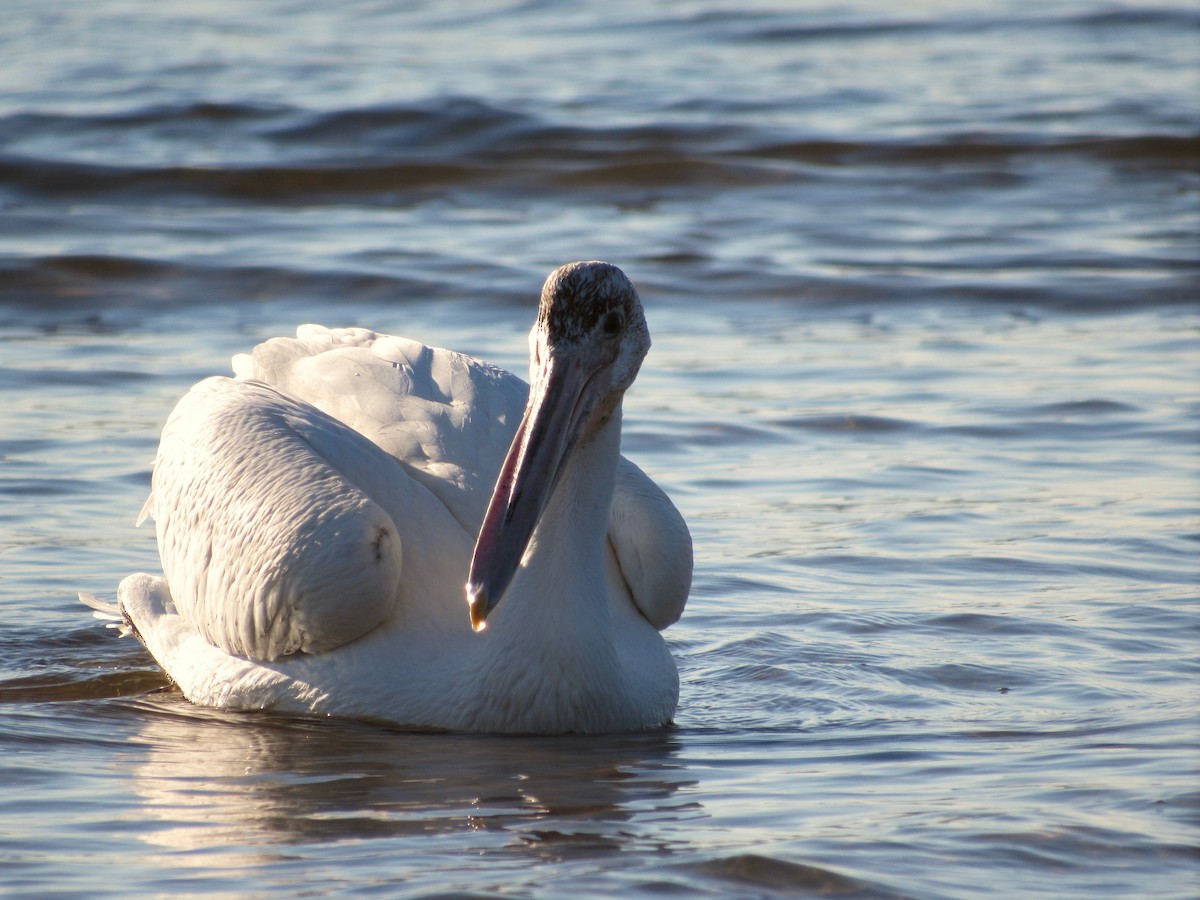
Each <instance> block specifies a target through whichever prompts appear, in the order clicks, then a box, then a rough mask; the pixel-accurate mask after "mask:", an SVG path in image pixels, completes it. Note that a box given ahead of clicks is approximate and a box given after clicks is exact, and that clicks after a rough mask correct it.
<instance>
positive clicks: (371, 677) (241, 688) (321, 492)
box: [118, 262, 692, 733]
mask: <svg viewBox="0 0 1200 900" xmlns="http://www.w3.org/2000/svg"><path fill="white" fill-rule="evenodd" d="M648 347H649V337H648V334H647V332H646V329H645V320H644V317H643V315H642V310H641V304H640V301H639V300H638V297H637V294H636V292H635V291H634V289H633V286H632V285H631V284H630V283H629V282H628V280H627V279H626V278H625V276H624V275H623V274H622V273H621V272H620V270H619V269H616V268H615V267H613V266H610V265H608V264H605V263H595V262H592V263H574V264H572V265H570V266H564V267H563V268H562V269H559V270H557V271H556V272H554V273H552V274H551V276H550V278H548V279H547V281H546V285H545V286H544V288H543V294H542V302H541V307H540V312H539V317H538V321H537V323H536V324H535V326H534V329H533V331H532V332H531V334H530V349H531V363H530V373H531V382H532V389H529V388H527V387H526V385H525V384H524V383H523V382H522V381H521V380H520V379H518V378H517V377H516V376H514V375H511V374H509V373H507V372H504V371H502V370H500V369H497V368H495V367H492V366H489V365H487V364H484V363H481V362H479V361H477V360H474V359H471V358H469V357H467V356H464V355H462V354H459V353H454V352H451V351H448V350H438V349H433V348H430V347H426V346H424V345H422V344H420V343H417V342H415V341H410V340H406V339H404V338H398V337H389V336H387V335H380V334H376V333H374V332H371V331H367V330H364V329H334V330H329V329H325V328H321V327H318V326H311V325H309V326H304V327H302V328H300V329H299V330H298V332H297V336H296V337H295V338H275V339H272V340H270V341H267V342H266V343H264V344H261V345H260V346H258V347H256V348H255V349H254V351H253V353H252V354H250V355H240V356H238V357H235V359H234V370H235V374H236V378H234V379H230V378H209V379H206V380H205V381H202V382H200V383H199V384H197V385H196V386H195V387H194V388H192V390H191V391H190V392H189V393H188V394H187V395H186V396H185V397H184V398H183V399H182V400H181V401H180V403H179V405H178V406H177V407H176V408H175V410H174V412H172V414H171V416H170V418H169V419H168V421H167V424H166V426H165V427H164V429H163V434H162V440H161V444H160V446H159V451H158V456H157V458H156V460H155V466H154V478H153V489H152V494H151V498H150V500H149V501H147V504H146V509H145V513H148V514H150V515H152V516H153V517H154V519H155V523H156V528H157V534H158V541H159V550H160V556H161V559H162V565H163V573H164V575H163V577H156V576H152V575H146V574H138V575H131V576H130V577H128V578H126V579H125V580H124V581H122V582H121V585H120V587H119V589H118V606H119V608H120V613H121V615H122V616H123V617H124V619H125V620H126V621H127V622H128V623H129V624H130V625H131V626H132V628H133V630H134V631H135V633H136V634H137V635H138V636H139V637H140V638H141V639H142V641H143V642H144V643H145V644H146V646H147V647H148V648H149V650H150V652H151V653H152V654H153V655H154V656H155V658H156V659H157V660H158V662H159V663H160V664H161V665H162V666H163V668H164V669H165V670H166V671H167V672H168V673H169V674H170V676H171V677H172V678H173V679H174V680H175V681H176V682H177V683H178V684H179V686H180V688H181V689H182V690H183V692H184V694H185V695H186V696H187V697H188V698H189V699H190V700H192V701H194V702H196V703H200V704H206V705H213V706H222V707H234V708H271V709H279V710H286V711H293V712H301V713H316V714H330V715H336V716H345V717H355V718H369V719H379V720H384V721H388V722H393V723H397V724H400V725H406V726H413V727H432V728H445V729H453V730H464V731H493V732H542V733H549V732H565V731H586V732H600V731H617V730H631V729H641V728H650V727H655V726H659V725H662V724H664V723H667V722H669V721H670V719H671V717H672V715H673V713H674V710H675V705H676V702H677V697H678V676H677V674H676V670H675V665H674V661H673V660H672V659H671V656H670V653H669V652H668V650H667V647H666V644H665V642H664V641H663V639H662V637H661V635H659V633H658V629H662V628H665V627H666V626H668V625H670V624H671V623H672V622H674V621H675V620H676V619H677V618H678V617H679V615H680V613H681V612H682V610H683V605H684V603H685V601H686V598H687V593H688V589H689V587H690V583H691V569H692V550H691V539H690V536H689V534H688V531H687V527H686V525H685V524H684V522H683V520H682V518H681V517H680V515H679V513H678V512H677V510H676V509H675V507H674V506H673V505H672V504H671V502H670V500H668V499H667V497H666V495H665V494H664V493H663V492H662V491H661V490H660V489H659V488H658V487H657V486H656V485H655V484H654V483H653V482H651V481H650V479H649V478H647V477H646V476H645V474H643V473H642V472H641V470H640V469H638V468H637V467H636V466H634V465H633V464H632V463H630V462H628V461H627V460H625V459H624V458H622V457H620V455H619V443H620V418H621V417H620V400H621V397H622V395H623V393H624V390H625V389H626V388H627V387H628V386H629V384H631V383H632V381H633V378H634V376H635V375H636V373H637V369H638V366H639V365H640V363H641V360H642V357H643V356H644V355H645V352H646V350H647V349H648ZM527 397H528V403H527V402H526V401H527ZM523 412H524V415H523ZM514 434H515V435H516V439H515V441H514ZM510 443H512V448H511V450H510ZM481 525H482V527H481ZM477 537H478V542H477ZM468 577H469V578H470V583H469V584H468V586H467V597H466V599H467V600H468V601H469V604H470V608H469V610H468V603H467V602H464V589H463V585H464V582H465V581H467V580H468ZM501 600H503V602H502V603H501V602H500V601H501ZM472 625H474V626H475V628H476V629H479V630H474V629H473V628H472ZM485 625H486V627H485Z"/></svg>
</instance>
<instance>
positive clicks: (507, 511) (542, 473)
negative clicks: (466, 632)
mask: <svg viewBox="0 0 1200 900" xmlns="http://www.w3.org/2000/svg"><path fill="white" fill-rule="evenodd" d="M589 374H590V373H589V372H588V371H587V370H586V367H585V366H582V365H579V363H578V361H577V360H571V359H570V358H565V359H555V358H553V357H551V358H550V360H549V361H548V362H547V364H546V365H545V366H544V367H543V368H542V369H541V371H540V372H539V375H538V378H537V380H536V381H535V383H534V384H533V385H532V386H531V387H530V391H529V402H528V404H527V405H526V407H525V414H524V415H523V416H522V417H521V424H520V425H519V426H517V433H516V435H514V437H513V442H512V445H511V446H510V447H509V448H508V454H507V455H506V456H505V458H504V465H503V466H501V468H500V475H499V477H498V478H497V479H496V486H495V488H494V489H493V491H492V498H491V500H490V501H489V502H488V508H487V513H486V514H485V515H484V517H483V525H482V527H481V528H480V529H479V537H478V538H477V539H476V542H475V552H474V554H473V555H472V557H471V569H470V573H469V574H468V576H467V602H468V604H469V606H470V612H471V627H472V628H474V629H475V630H476V631H482V630H483V629H484V627H485V625H486V623H487V617H488V614H489V613H491V611H492V610H493V609H494V608H495V607H496V605H497V604H498V603H499V602H500V600H501V599H502V598H503V597H504V592H505V591H506V590H507V589H508V586H509V584H510V583H511V582H512V579H513V576H514V575H515V574H516V572H517V569H518V568H519V567H520V565H521V560H522V558H523V557H524V555H525V550H526V548H527V547H528V546H529V540H530V538H532V537H533V532H534V529H535V528H537V524H538V521H539V519H540V518H541V516H542V512H543V510H545V508H546V504H547V502H548V501H549V500H550V495H551V494H552V493H553V491H554V487H555V485H556V484H557V483H558V477H559V475H560V473H561V472H562V471H563V467H564V462H565V460H566V458H567V457H568V456H569V455H570V452H571V450H572V448H573V447H574V446H575V444H576V442H577V440H578V438H579V430H580V427H581V424H582V420H583V418H584V417H585V416H586V411H587V409H588V408H589V407H590V406H591V404H590V403H587V402H582V401H583V400H584V395H585V393H586V391H587V387H588V384H589Z"/></svg>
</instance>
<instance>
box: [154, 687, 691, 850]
mask: <svg viewBox="0 0 1200 900" xmlns="http://www.w3.org/2000/svg"><path fill="white" fill-rule="evenodd" d="M133 705H134V706H135V708H136V714H137V726H138V734H137V739H138V740H139V741H140V742H141V743H142V744H143V747H144V751H145V752H144V756H142V757H141V758H140V759H139V761H138V763H137V765H136V771H135V772H134V776H133V779H132V784H133V787H134V790H135V791H136V792H137V794H138V795H139V796H140V797H141V798H142V800H143V805H142V810H141V813H140V814H142V815H144V824H145V828H144V831H143V832H142V833H143V835H144V837H145V839H146V840H147V841H148V842H150V843H152V844H154V845H157V846H159V847H162V848H164V849H170V850H176V851H190V850H196V851H204V852H203V854H202V855H203V864H204V865H212V864H214V863H215V862H217V859H215V858H214V855H213V854H214V853H216V854H218V856H219V850H218V848H221V847H229V848H230V851H229V852H230V853H231V854H234V855H235V856H236V858H237V860H239V861H240V862H239V863H238V864H239V865H245V864H246V863H247V862H248V860H247V851H250V855H254V854H255V851H258V852H265V853H266V854H267V855H268V856H274V855H275V854H276V853H277V852H283V851H282V850H280V849H279V848H280V845H293V846H295V845H305V844H311V843H315V842H320V843H329V842H340V841H357V840H364V839H381V838H382V839H390V840H400V841H403V840H405V839H409V838H413V837H420V838H422V843H421V845H417V846H414V847H413V848H409V849H406V850H405V852H406V853H408V852H417V853H421V852H429V851H430V850H431V849H433V848H434V847H440V848H441V849H446V841H449V843H451V844H453V843H456V838H457V837H462V838H464V842H463V844H462V848H464V849H465V848H466V847H468V846H469V847H470V850H471V852H472V853H474V854H476V855H478V854H479V853H480V852H481V851H482V852H484V853H487V852H496V851H501V852H504V853H510V852H511V851H512V850H513V849H517V850H519V851H521V855H525V856H528V855H529V854H532V855H533V856H534V857H535V858H554V859H559V858H563V857H567V856H572V855H580V854H582V855H589V854H591V853H595V852H604V853H607V852H609V851H616V850H623V849H634V848H637V849H642V850H645V849H653V850H659V851H663V850H668V851H669V850H672V849H680V848H682V846H683V845H684V844H686V842H687V841H686V838H685V837H684V834H683V830H684V828H685V827H686V825H687V823H689V822H694V821H695V820H696V819H697V818H698V817H702V816H703V815H704V814H703V811H702V810H701V808H700V807H699V805H698V804H696V803H695V802H694V801H693V800H692V799H691V798H690V797H689V796H687V794H686V793H684V794H682V795H681V794H680V791H681V789H684V788H687V787H689V786H691V785H693V784H694V782H693V781H692V780H690V779H689V778H688V775H687V772H686V771H685V770H684V768H683V766H682V765H681V764H680V763H679V762H677V761H676V760H675V757H676V754H677V753H678V751H679V741H678V739H677V738H676V737H674V736H673V735H672V734H670V733H656V734H645V735H614V736H605V737H578V736H566V737H552V738H547V737H529V738H512V737H488V736H477V735H445V734H411V733H404V732H399V731H394V730H391V729H388V728H384V727H376V726H371V725H363V724H356V723H344V722H328V721H312V720H304V719H294V718H287V717H282V716H276V715H268V714H239V713H228V712H222V711H218V710H209V709H202V708H198V707H194V706H191V705H190V704H188V703H187V702H186V701H185V700H183V699H182V698H181V697H180V696H179V695H177V694H157V695H148V696H145V697H142V698H140V699H138V700H137V701H135V702H134V704H133ZM435 836H441V837H442V838H444V839H445V840H444V841H442V842H441V843H437V842H435V843H434V844H429V842H428V839H429V838H430V837H435ZM489 836H490V837H491V839H489ZM468 841H469V844H468ZM225 862H233V860H232V859H228V860H225Z"/></svg>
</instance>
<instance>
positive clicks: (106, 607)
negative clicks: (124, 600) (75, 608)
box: [79, 591, 134, 637]
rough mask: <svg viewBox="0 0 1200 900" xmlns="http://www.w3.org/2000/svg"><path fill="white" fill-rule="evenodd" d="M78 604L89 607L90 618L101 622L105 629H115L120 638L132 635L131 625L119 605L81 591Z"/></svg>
mask: <svg viewBox="0 0 1200 900" xmlns="http://www.w3.org/2000/svg"><path fill="white" fill-rule="evenodd" d="M79 602H80V603H82V604H83V605H84V606H89V607H91V609H92V616H93V617H94V618H96V619H99V620H100V621H101V622H103V623H104V627H105V628H115V629H117V631H118V632H119V633H120V636H121V637H127V636H129V635H131V634H133V633H134V630H133V623H132V622H131V621H129V616H127V615H125V610H123V609H122V608H121V606H120V604H119V603H108V602H107V601H105V600H101V599H100V598H98V597H97V596H96V595H95V594H85V593H83V592H82V591H81V592H80V593H79Z"/></svg>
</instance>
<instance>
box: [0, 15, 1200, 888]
mask: <svg viewBox="0 0 1200 900" xmlns="http://www.w3.org/2000/svg"><path fill="white" fill-rule="evenodd" d="M1197 59H1200V14H1197V13H1196V11H1195V10H1194V9H1193V8H1192V7H1191V5H1189V4H1185V3H1170V2H1168V3H1162V4H1157V5H1145V4H1134V3H1127V4H1121V3H1111V4H1110V3H1103V4H1102V3H1085V2H1079V3H1073V2H1060V0H1051V2H1046V3H1039V4H1036V5H1035V4H1027V3H1021V2H1017V0H1012V2H1003V0H996V2H976V3H971V2H968V3H954V4H950V3H945V4H943V3H920V4H915V5H912V4H910V5H895V4H885V3H881V2H858V3H841V4H829V5H821V4H815V3H813V4H808V3H797V4H786V3H780V4H767V3H745V4H718V3H714V2H711V0H694V2H659V3H655V2H647V3H632V2H630V3H623V2H617V3H577V4H571V5H565V4H564V5H561V7H560V5H556V4H541V3H506V2H491V3H436V4H435V3H429V4H409V3H401V2H390V0H375V2H367V0H361V2H360V0H351V2H348V3H343V4H332V5H331V4H317V3H310V2H300V0H288V2H284V0H271V2H264V3H258V4H251V5H243V4H238V3H232V2H228V3H227V2H216V0H214V2H200V3H197V2H191V0H189V2H169V0H168V2H162V3H155V4H139V3H129V2H121V0H97V2H93V3H88V4H80V3H73V2H66V0H38V2H36V3H35V2H21V0H17V2H14V3H10V4H8V5H7V6H6V16H5V24H4V25H3V26H2V27H0V392H2V395H3V398H4V403H3V404H2V405H0V522H2V523H3V529H2V530H0V784H3V785H4V786H5V790H3V791H0V894H6V895H7V894H11V895H17V896H21V895H28V896H39V897H46V896H80V897H84V896H86V897H98V896H130V895H136V896H148V895H157V894H164V895H166V894H169V895H184V896H191V895H196V896H201V895H229V896H250V897H267V896H279V897H288V896H296V895H298V894H301V893H303V894H306V895H309V896H326V895H338V896H342V895H368V894H370V895H381V896H395V895H405V894H411V895H427V894H437V893H449V894H454V893H460V892H474V893H476V894H484V895H486V894H491V893H497V894H499V893H504V894H515V895H521V896H523V895H539V896H561V895H563V894H565V893H567V892H577V893H579V894H581V895H584V896H587V895H615V894H622V895H637V894H655V895H662V894H668V895H669V894H682V895H685V896H692V895H734V896H773V895H806V894H823V895H832V896H854V897H858V896H862V897H876V896H913V897H963V896H994V895H1012V896H1017V895H1020V896H1029V895H1046V896H1050V895H1052V896H1111V895H1124V896H1139V897H1140V896H1156V897H1192V896H1195V894H1196V891H1197V889H1198V887H1200V850H1198V847H1200V841H1198V833H1197V826H1198V825H1200V789H1198V785H1200V765H1198V761H1200V721H1198V717H1197V709H1198V701H1200V687H1198V686H1200V678H1198V675H1200V672H1198V671H1197V670H1198V669H1200V664H1198V663H1197V659H1198V658H1200V656H1198V653H1197V650H1198V643H1200V628H1198V617H1197V613H1198V611H1200V610H1198V606H1200V604H1197V582H1198V581H1200V567H1198V565H1197V563H1196V558H1197V556H1198V555H1200V516H1198V512H1200V482H1198V480H1197V474H1198V472H1197V470H1198V466H1197V460H1198V457H1197V445H1198V442H1200V441H1198V439H1200V427H1198V418H1200V390H1197V385H1198V384H1200V371H1198V369H1200V304H1198V302H1197V297H1198V296H1200V290H1198V287H1200V284H1198V281H1200V279H1198V278H1197V269H1198V264H1197V248H1198V246H1200V241H1198V235H1200V227H1198V226H1200V204H1198V203H1197V197H1198V194H1200V174H1198V165H1200V134H1198V132H1197V125H1196V123H1197V121H1200V116H1198V113H1200V68H1198V64H1197ZM591 257H600V258H606V259H610V260H612V261H613V262H615V263H617V264H619V265H620V266H621V267H622V268H624V269H625V270H626V271H627V272H628V273H629V274H630V275H631V277H632V278H633V279H634V280H635V281H636V282H637V284H638V285H639V288H640V290H641V292H642V295H643V298H644V299H645V301H646V305H647V314H648V317H649V320H650V327H651V331H652V334H653V336H654V341H655V344H654V349H653V351H652V353H651V355H650V357H649V358H648V360H647V362H646V365H645V367H644V368H643V371H642V375H641V376H640V377H639V380H638V383H637V385H636V386H635V387H634V389H633V391H632V392H631V393H630V394H629V396H628V397H627V400H626V431H625V451H626V453H627V455H629V456H630V457H631V458H633V459H634V460H635V461H637V462H638V463H639V464H640V465H642V466H643V467H644V468H645V469H646V470H647V471H648V472H649V473H651V474H652V475H653V476H654V477H655V478H656V479H657V480H658V481H659V482H660V483H661V484H663V485H664V487H666V489H667V490H668V491H669V493H670V494H671V495H672V497H673V498H674V499H675V501H676V503H677V504H678V505H679V507H680V508H681V510H682V511H683V512H684V514H685V516H686V517H687V519H688V521H689V523H690V525H691V528H692V532H693V536H694V539H695V543H696V551H697V566H696V577H695V582H694V588H693V592H692V597H691V600H690V602H689V605H688V609H687V612H686V613H685V615H684V618H683V619H682V621H681V622H680V623H679V624H678V625H676V626H674V627H673V628H672V629H671V630H670V631H669V632H668V636H669V637H670V639H671V646H672V649H673V651H674V653H675V655H676V658H677V660H678V662H679V666H680V672H681V680H682V696H681V703H680V709H679V713H678V716H677V722H676V725H675V727H673V728H672V729H670V730H668V731H665V732H663V733H658V734H648V735H626V736H611V737H600V738H596V737H587V738H584V737H559V738H504V739H497V738H490V737H479V736H455V735H428V734H407V733H403V732H401V731H398V730H394V729H388V728H382V727H377V726H370V725H364V724H356V723H346V722H333V721H308V720H301V719H291V718H285V717H278V716H271V715H251V714H234V713H223V712H215V711H211V710H203V709H198V708H195V707H192V706H191V705H189V704H188V703H187V702H186V701H184V700H183V699H182V698H181V697H180V695H179V694H178V693H176V692H174V691H172V690H171V689H170V688H169V686H168V684H167V682H166V679H165V678H164V676H162V675H161V673H160V672H159V671H158V670H157V668H156V667H155V665H154V664H153V662H152V660H151V659H150V658H149V657H148V655H147V654H146V653H145V651H144V650H142V648H141V647H140V645H139V644H137V643H136V642H134V641H133V640H131V639H123V640H122V639H118V638H116V637H115V635H114V634H113V633H112V632H109V631H106V630H105V629H104V628H102V627H101V626H100V625H99V623H96V622H95V621H94V620H92V619H91V618H90V617H89V616H88V614H87V610H86V609H84V608H83V607H82V606H81V605H80V604H78V602H77V601H76V599H75V593H76V592H77V591H79V590H85V591H94V592H96V593H98V594H101V595H102V596H103V595H107V596H112V593H113V591H114V590H115V587H116V584H117V582H118V580H119V579H120V578H121V577H122V576H124V575H125V574H128V573H130V572H133V571H137V570H148V571H154V570H156V569H157V568H158V561H157V553H156V550H155V546H154V539H153V534H152V532H151V531H150V530H148V529H136V528H134V526H133V520H134V518H135V516H136V515H137V512H138V510H139V509H140V507H141V504H142V501H143V500H144V498H145V494H146V491H147V489H148V484H149V467H150V461H151V459H152V458H153V454H154V448H155V443H156V438H157V433H158V430H159V428H160V427H161V425H162V422H163V420H164V419H165V417H166V415H167V413H168V412H169V410H170V408H171V406H172V404H173V403H174V401H175V400H176V399H177V398H178V396H179V395H180V394H181V393H182V392H183V391H184V390H185V389H186V388H187V387H188V386H189V385H190V384H191V383H192V382H194V381H196V380H197V379H199V378H201V377H203V376H205V375H208V374H213V373H220V372H225V371H227V369H228V364H229V357H230V355H231V354H232V353H235V352H239V351H243V350H246V349H248V348H249V347H250V346H252V345H253V344H254V343H255V342H256V341H258V340H261V339H263V338H265V337H268V336H271V335H275V334H286V333H290V332H291V331H292V330H293V329H294V327H295V326H296V325H298V324H300V323H303V322H308V321H316V322H321V323H325V324H329V325H349V324H355V325H367V326H370V327H373V328H376V329H379V330H381V331H387V332H395V333H401V334H406V335H409V336H413V337H417V338H420V339H422V340H424V341H426V342H427V343H431V344H434V345H440V346H451V347H454V348H456V349H461V350H465V351H468V352H470V353H473V354H475V355H478V356H482V357H485V358H487V359H490V360H493V361H495V362H498V363H500V364H502V365H505V366H507V367H510V368H515V369H517V370H518V371H522V370H523V369H524V367H525V365H526V363H525V359H524V353H525V344H524V333H525V331H526V330H527V329H528V327H529V324H530V322H531V319H532V315H533V304H534V302H535V300H534V298H535V293H536V290H537V288H538V286H539V285H540V283H541V280H542V278H543V277H544V276H545V274H546V272H547V271H549V270H550V269H551V268H553V267H554V266H556V265H558V264H561V263H563V262H566V261H569V260H572V259H577V258H591Z"/></svg>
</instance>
